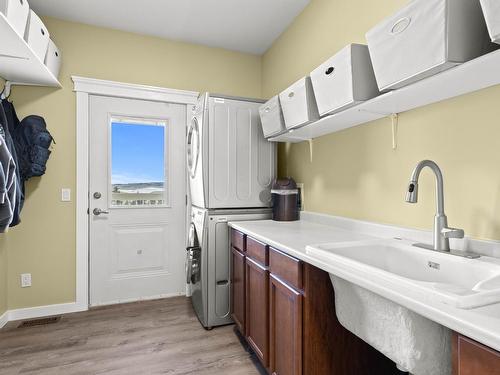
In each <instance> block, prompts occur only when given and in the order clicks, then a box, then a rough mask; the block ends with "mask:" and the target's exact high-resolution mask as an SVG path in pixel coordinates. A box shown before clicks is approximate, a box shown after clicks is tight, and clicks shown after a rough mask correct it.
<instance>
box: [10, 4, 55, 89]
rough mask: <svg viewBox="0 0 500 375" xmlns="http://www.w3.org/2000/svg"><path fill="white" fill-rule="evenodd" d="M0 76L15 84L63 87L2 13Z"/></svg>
mask: <svg viewBox="0 0 500 375" xmlns="http://www.w3.org/2000/svg"><path fill="white" fill-rule="evenodd" d="M0 35H1V41H0V77H2V78H3V79H5V80H6V81H9V82H11V84H13V85H33V86H53V87H61V84H60V83H59V81H58V80H57V77H54V75H53V74H52V72H51V71H50V70H49V69H48V68H47V67H46V66H45V64H44V63H43V61H41V60H40V58H39V57H38V56H37V55H36V54H35V53H34V52H33V51H32V50H31V48H30V46H29V45H28V44H27V43H26V42H25V40H24V39H23V38H21V37H20V36H19V34H17V33H16V31H15V30H14V29H13V28H12V26H11V25H10V24H9V22H8V21H7V19H6V18H5V16H4V15H3V14H2V13H0Z"/></svg>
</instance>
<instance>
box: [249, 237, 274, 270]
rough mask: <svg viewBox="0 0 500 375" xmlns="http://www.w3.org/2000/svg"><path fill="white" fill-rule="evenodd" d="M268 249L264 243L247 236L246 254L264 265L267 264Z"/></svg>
mask: <svg viewBox="0 0 500 375" xmlns="http://www.w3.org/2000/svg"><path fill="white" fill-rule="evenodd" d="M268 249H269V248H268V246H267V245H266V244H265V243H262V242H259V241H257V240H254V239H253V238H250V237H247V256H248V257H250V258H252V259H253V260H254V261H256V262H257V263H260V264H261V265H263V266H265V267H267V266H268V265H269V250H268Z"/></svg>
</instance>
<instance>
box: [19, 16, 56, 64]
mask: <svg viewBox="0 0 500 375" xmlns="http://www.w3.org/2000/svg"><path fill="white" fill-rule="evenodd" d="M24 39H25V40H26V42H27V43H28V45H29V46H30V47H31V49H32V50H33V52H35V54H36V55H37V56H38V57H39V58H40V61H44V60H45V55H46V54H47V48H48V47H49V40H50V35H49V31H48V30H47V28H46V27H45V25H44V24H43V22H42V20H41V19H40V17H38V16H37V14H36V13H35V12H33V11H32V10H31V11H30V17H29V19H28V27H27V28H26V34H25V35H24Z"/></svg>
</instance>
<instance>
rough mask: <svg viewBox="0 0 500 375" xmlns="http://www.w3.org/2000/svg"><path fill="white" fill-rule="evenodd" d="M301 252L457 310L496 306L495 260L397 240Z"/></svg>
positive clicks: (498, 266) (499, 297)
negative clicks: (424, 296)
mask: <svg viewBox="0 0 500 375" xmlns="http://www.w3.org/2000/svg"><path fill="white" fill-rule="evenodd" d="M306 251H307V253H308V254H309V255H310V256H314V257H317V258H318V259H320V260H322V261H323V262H326V263H329V264H331V265H333V266H337V267H339V268H341V269H343V270H345V271H349V272H353V273H356V274H358V276H359V275H364V276H366V278H368V279H370V280H376V279H377V278H379V280H383V281H384V284H385V286H387V285H389V286H390V285H391V284H392V285H398V286H402V285H403V286H405V288H408V289H413V290H420V291H424V292H425V293H426V295H427V296H428V297H429V298H433V299H436V300H439V301H441V302H444V303H447V304H450V305H452V306H455V307H458V308H463V309H472V308H476V307H480V306H484V305H488V304H492V303H497V302H500V260H498V259H495V258H490V257H481V258H479V259H467V258H464V257H459V256H454V255H451V254H447V253H440V252H437V251H432V250H426V249H422V248H418V247H415V246H413V244H412V243H411V242H408V241H403V240H397V239H383V240H370V241H355V242H344V243H327V244H319V245H312V246H308V247H307V248H306Z"/></svg>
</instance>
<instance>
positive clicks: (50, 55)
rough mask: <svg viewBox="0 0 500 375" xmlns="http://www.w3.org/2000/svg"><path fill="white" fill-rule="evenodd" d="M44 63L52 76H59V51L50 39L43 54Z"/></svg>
mask: <svg viewBox="0 0 500 375" xmlns="http://www.w3.org/2000/svg"><path fill="white" fill-rule="evenodd" d="M45 65H46V66H47V68H49V70H50V71H51V72H52V74H53V75H54V77H56V78H57V77H58V76H59V70H60V69H61V52H60V51H59V48H57V46H56V45H55V43H54V41H53V40H52V39H50V40H49V47H48V49H47V55H46V56H45Z"/></svg>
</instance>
